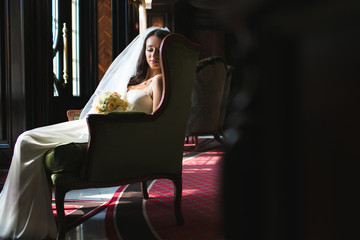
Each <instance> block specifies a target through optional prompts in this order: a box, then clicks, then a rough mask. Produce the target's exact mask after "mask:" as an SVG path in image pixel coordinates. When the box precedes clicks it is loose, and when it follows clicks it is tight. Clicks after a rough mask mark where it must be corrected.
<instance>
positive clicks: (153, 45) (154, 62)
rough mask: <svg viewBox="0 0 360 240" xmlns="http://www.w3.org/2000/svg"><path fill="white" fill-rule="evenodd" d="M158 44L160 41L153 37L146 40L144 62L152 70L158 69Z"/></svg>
mask: <svg viewBox="0 0 360 240" xmlns="http://www.w3.org/2000/svg"><path fill="white" fill-rule="evenodd" d="M160 44H161V39H160V38H158V37H155V36H150V37H149V38H148V39H147V40H146V49H145V55H146V61H147V63H148V64H149V66H150V68H151V69H152V70H156V69H160V55H159V51H160Z"/></svg>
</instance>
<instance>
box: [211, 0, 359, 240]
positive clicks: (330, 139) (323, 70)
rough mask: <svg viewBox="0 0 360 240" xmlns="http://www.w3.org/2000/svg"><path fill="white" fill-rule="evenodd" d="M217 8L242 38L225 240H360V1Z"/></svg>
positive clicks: (230, 121) (229, 126) (226, 179)
mask: <svg viewBox="0 0 360 240" xmlns="http://www.w3.org/2000/svg"><path fill="white" fill-rule="evenodd" d="M218 9H222V10H218V13H219V14H218V15H216V16H217V17H218V18H219V19H222V21H223V23H224V26H225V27H226V28H227V29H228V30H229V32H231V33H232V34H234V35H235V36H236V37H237V42H236V45H234V53H235V54H234V59H235V62H236V64H234V67H235V68H234V77H233V82H234V84H235V83H236V87H237V89H239V90H238V92H236V93H234V98H233V100H232V104H231V110H230V113H229V117H228V118H227V121H226V131H225V136H226V140H227V141H226V143H227V144H226V146H227V153H226V159H225V163H224V173H223V174H224V176H223V192H224V214H225V223H224V231H225V235H226V238H225V239H351V238H353V237H354V236H359V233H358V230H357V228H358V223H359V220H358V214H357V212H358V210H357V209H358V207H357V206H358V202H359V201H358V200H359V199H358V198H357V195H358V194H357V189H358V185H359V182H360V181H359V173H358V171H359V159H360V147H359V146H360V138H359V136H360V124H359V123H360V111H359V106H360V94H359V92H360V72H359V69H360V68H359V66H360V47H359V46H360V45H359V43H360V31H359V26H358V23H359V22H360V14H359V13H360V3H359V1H356V0H345V1H297V0H295V1H261V0H260V1H253V2H252V3H249V1H225V2H224V4H223V5H222V8H221V7H219V8H218ZM235 76H236V77H235ZM236 87H235V88H234V89H236Z"/></svg>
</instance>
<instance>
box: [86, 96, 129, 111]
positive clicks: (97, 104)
mask: <svg viewBox="0 0 360 240" xmlns="http://www.w3.org/2000/svg"><path fill="white" fill-rule="evenodd" d="M92 106H93V108H94V109H95V111H96V112H97V113H108V112H112V111H121V112H123V111H127V110H129V109H130V106H129V103H128V102H127V101H126V99H122V98H121V96H120V94H118V93H117V92H103V93H102V94H101V95H98V96H96V97H95V98H94V101H93V103H92Z"/></svg>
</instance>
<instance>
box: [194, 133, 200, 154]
mask: <svg viewBox="0 0 360 240" xmlns="http://www.w3.org/2000/svg"><path fill="white" fill-rule="evenodd" d="M194 143H195V151H197V152H198V151H200V144H199V139H198V136H194Z"/></svg>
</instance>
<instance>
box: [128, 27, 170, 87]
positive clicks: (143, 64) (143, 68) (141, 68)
mask: <svg viewBox="0 0 360 240" xmlns="http://www.w3.org/2000/svg"><path fill="white" fill-rule="evenodd" d="M168 34H169V32H168V31H165V30H161V29H156V30H154V31H151V32H150V33H149V34H148V35H147V36H146V38H145V41H144V44H143V49H142V51H141V54H140V57H139V60H138V62H137V66H136V73H135V75H134V76H132V77H131V78H130V81H129V83H128V87H129V86H132V85H137V84H139V83H141V82H143V81H144V80H145V78H146V74H147V70H148V67H149V65H148V63H147V61H146V56H145V49H146V40H147V39H148V38H149V37H151V36H155V37H157V38H160V39H161V40H162V39H164V38H165V37H166V35H168Z"/></svg>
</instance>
